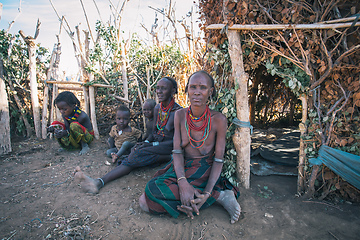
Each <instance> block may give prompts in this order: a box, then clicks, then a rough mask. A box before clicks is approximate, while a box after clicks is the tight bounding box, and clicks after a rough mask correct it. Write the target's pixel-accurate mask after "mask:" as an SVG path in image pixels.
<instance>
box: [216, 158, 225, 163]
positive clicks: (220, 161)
mask: <svg viewBox="0 0 360 240" xmlns="http://www.w3.org/2000/svg"><path fill="white" fill-rule="evenodd" d="M214 161H215V162H218V163H224V160H222V159H220V158H214Z"/></svg>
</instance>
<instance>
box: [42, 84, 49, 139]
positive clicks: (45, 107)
mask: <svg viewBox="0 0 360 240" xmlns="http://www.w3.org/2000/svg"><path fill="white" fill-rule="evenodd" d="M48 103H49V87H48V86H47V85H45V88H44V99H43V109H42V120H41V122H42V128H41V135H42V138H43V139H46V136H47V125H48V120H49V118H48V115H47V114H48Z"/></svg>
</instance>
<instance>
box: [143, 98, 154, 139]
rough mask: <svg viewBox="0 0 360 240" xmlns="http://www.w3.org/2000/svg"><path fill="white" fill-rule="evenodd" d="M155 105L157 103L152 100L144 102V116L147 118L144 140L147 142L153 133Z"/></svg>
mask: <svg viewBox="0 0 360 240" xmlns="http://www.w3.org/2000/svg"><path fill="white" fill-rule="evenodd" d="M155 105H156V102H155V101H154V100H153V99H151V98H149V99H146V100H145V102H144V105H143V114H144V116H145V135H144V136H143V140H146V139H147V138H148V137H149V135H150V134H151V133H152V131H153V125H154V108H155Z"/></svg>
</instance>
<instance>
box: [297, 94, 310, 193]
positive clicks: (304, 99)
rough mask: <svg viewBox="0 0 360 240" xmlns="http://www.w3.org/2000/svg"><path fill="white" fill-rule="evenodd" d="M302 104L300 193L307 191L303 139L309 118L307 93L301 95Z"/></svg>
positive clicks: (299, 169) (299, 168)
mask: <svg viewBox="0 0 360 240" xmlns="http://www.w3.org/2000/svg"><path fill="white" fill-rule="evenodd" d="M300 99H301V105H302V118H301V123H300V124H299V129H300V147H299V167H298V184H297V185H298V186H297V187H298V193H302V192H304V191H305V171H304V167H305V158H306V153H305V143H304V140H303V136H304V135H305V134H306V120H307V109H308V105H307V97H306V95H305V94H302V95H301V96H300Z"/></svg>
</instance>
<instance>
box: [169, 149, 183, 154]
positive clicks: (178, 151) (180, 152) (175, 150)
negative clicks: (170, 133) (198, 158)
mask: <svg viewBox="0 0 360 240" xmlns="http://www.w3.org/2000/svg"><path fill="white" fill-rule="evenodd" d="M172 153H173V154H183V153H184V150H179V149H174V150H172Z"/></svg>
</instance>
